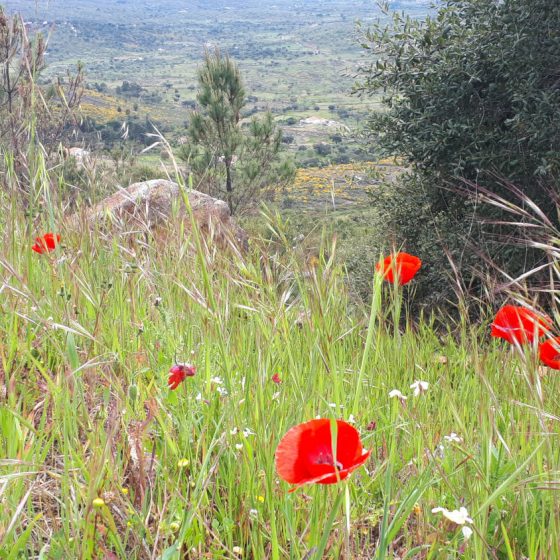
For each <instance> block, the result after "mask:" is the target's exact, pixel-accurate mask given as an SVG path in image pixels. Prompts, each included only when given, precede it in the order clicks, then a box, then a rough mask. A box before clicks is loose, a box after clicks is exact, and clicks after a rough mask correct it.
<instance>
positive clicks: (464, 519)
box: [432, 507, 473, 525]
mask: <svg viewBox="0 0 560 560" xmlns="http://www.w3.org/2000/svg"><path fill="white" fill-rule="evenodd" d="M432 513H442V514H443V516H444V517H445V518H446V519H449V521H452V522H453V523H455V524H456V525H464V524H465V523H472V522H473V520H472V519H471V518H470V517H469V512H468V511H467V508H465V507H460V508H459V509H454V510H453V511H449V510H448V509H446V508H442V507H436V508H434V509H432Z"/></svg>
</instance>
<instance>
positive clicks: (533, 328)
mask: <svg viewBox="0 0 560 560" xmlns="http://www.w3.org/2000/svg"><path fill="white" fill-rule="evenodd" d="M551 326H552V321H551V320H550V317H547V316H546V315H544V314H541V313H536V312H535V311H533V310H532V309H529V308H527V307H521V306H520V305H504V306H503V307H502V308H501V309H500V310H499V311H498V313H496V317H495V318H494V322H493V323H492V325H491V327H492V330H491V331H490V334H491V336H493V337H495V338H503V339H504V340H507V341H508V342H509V343H510V344H525V343H527V342H528V343H532V342H533V340H534V339H535V337H536V338H540V337H541V336H543V335H544V334H546V333H547V332H548V331H549V330H550V328H551Z"/></svg>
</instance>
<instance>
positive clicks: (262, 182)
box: [181, 50, 294, 213]
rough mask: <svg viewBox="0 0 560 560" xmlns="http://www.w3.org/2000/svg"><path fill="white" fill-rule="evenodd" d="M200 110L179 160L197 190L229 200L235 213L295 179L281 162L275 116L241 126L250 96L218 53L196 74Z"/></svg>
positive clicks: (230, 64) (237, 73) (235, 68)
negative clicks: (185, 165)
mask: <svg viewBox="0 0 560 560" xmlns="http://www.w3.org/2000/svg"><path fill="white" fill-rule="evenodd" d="M198 83H199V90H198V94H197V108H196V110H195V111H193V112H192V113H191V115H190V122H189V127H188V137H189V142H188V143H187V144H186V145H185V146H184V147H183V149H182V153H181V157H182V158H183V159H184V160H185V161H186V162H187V163H188V164H189V167H190V171H191V172H192V173H193V174H194V176H195V180H196V183H197V185H198V188H202V189H203V190H207V191H209V192H210V194H213V195H216V196H219V197H221V198H225V200H226V201H227V203H228V206H229V208H230V211H231V212H232V213H234V212H235V211H237V210H238V209H239V208H240V207H242V206H245V205H247V204H248V203H249V202H254V201H255V200H257V199H258V198H259V196H260V195H261V194H262V192H263V189H264V188H266V187H267V186H269V185H270V184H271V183H272V182H273V180H274V181H275V182H283V181H287V180H289V179H290V178H292V177H293V173H294V169H293V166H292V165H291V164H290V163H289V162H288V161H286V160H283V159H282V158H281V155H280V152H281V149H282V134H281V131H280V130H279V129H278V128H277V127H276V125H275V123H274V121H273V119H272V116H271V115H270V114H269V113H267V114H266V115H265V116H264V118H261V119H257V118H253V119H251V121H250V122H248V123H245V124H244V123H243V118H242V110H243V108H244V107H245V104H246V93H245V88H244V85H243V80H242V78H241V73H240V71H239V68H238V66H237V64H236V63H235V62H234V61H233V60H232V59H230V58H229V57H228V56H227V55H223V54H222V53H220V51H218V50H216V51H214V52H212V53H210V52H208V51H207V52H206V53H205V56H204V62H203V64H202V66H201V67H200V69H199V72H198Z"/></svg>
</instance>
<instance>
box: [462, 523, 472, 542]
mask: <svg viewBox="0 0 560 560" xmlns="http://www.w3.org/2000/svg"><path fill="white" fill-rule="evenodd" d="M461 532H462V533H463V538H464V539H465V540H466V541H468V540H469V539H470V538H471V537H472V534H473V530H472V529H471V528H470V527H467V526H466V525H465V526H464V527H463V528H462V529H461Z"/></svg>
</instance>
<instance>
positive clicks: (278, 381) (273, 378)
mask: <svg viewBox="0 0 560 560" xmlns="http://www.w3.org/2000/svg"><path fill="white" fill-rule="evenodd" d="M271 379H272V381H273V382H274V383H276V384H277V385H279V384H280V383H282V380H281V379H280V376H279V375H278V374H277V373H275V374H274V375H273V376H272V378H271Z"/></svg>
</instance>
